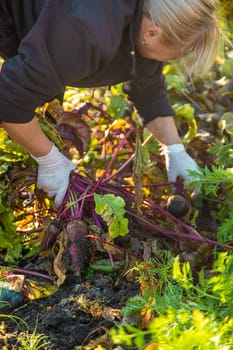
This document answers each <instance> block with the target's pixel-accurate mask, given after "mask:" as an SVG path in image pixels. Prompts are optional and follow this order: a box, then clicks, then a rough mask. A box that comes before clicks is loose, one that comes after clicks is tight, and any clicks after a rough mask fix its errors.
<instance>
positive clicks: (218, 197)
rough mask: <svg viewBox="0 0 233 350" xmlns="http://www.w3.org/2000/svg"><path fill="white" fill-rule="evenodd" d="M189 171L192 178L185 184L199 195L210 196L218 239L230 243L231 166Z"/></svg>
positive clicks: (232, 214) (232, 221) (232, 224)
mask: <svg viewBox="0 0 233 350" xmlns="http://www.w3.org/2000/svg"><path fill="white" fill-rule="evenodd" d="M190 173H191V174H192V175H193V180H192V181H189V182H186V185H188V187H189V186H190V185H191V186H194V187H195V188H196V190H197V191H198V192H199V193H200V194H201V195H205V196H207V197H209V199H210V200H211V196H212V197H213V198H214V200H215V201H216V203H217V204H216V209H215V212H214V215H215V219H217V221H218V222H219V227H218V230H217V237H218V241H219V242H220V243H222V244H230V243H232V242H233V240H232V236H233V234H232V227H233V200H232V198H233V168H223V167H217V166H212V168H211V169H208V168H207V167H206V168H204V169H200V170H199V172H198V173H197V172H190ZM212 215H213V214H212Z"/></svg>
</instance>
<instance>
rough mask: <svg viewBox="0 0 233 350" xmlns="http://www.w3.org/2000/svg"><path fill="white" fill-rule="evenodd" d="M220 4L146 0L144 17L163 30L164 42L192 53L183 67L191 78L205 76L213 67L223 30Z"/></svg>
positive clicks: (213, 1)
mask: <svg viewBox="0 0 233 350" xmlns="http://www.w3.org/2000/svg"><path fill="white" fill-rule="evenodd" d="M217 10H218V1H217V0H144V14H145V15H146V16H147V17H148V18H150V20H151V21H152V23H153V24H155V25H157V26H158V27H160V28H161V30H162V36H161V40H162V42H163V43H164V44H165V45H167V46H171V47H179V46H180V47H181V51H182V52H184V53H189V55H188V56H187V58H183V59H182V60H181V63H182V62H183V63H185V62H186V63H185V68H186V70H188V73H189V75H203V74H205V73H207V72H208V71H209V69H210V67H211V66H212V64H213V62H214V60H215V58H216V56H217V53H218V50H219V47H220V42H221V40H220V37H221V29H220V24H219V19H218V16H217Z"/></svg>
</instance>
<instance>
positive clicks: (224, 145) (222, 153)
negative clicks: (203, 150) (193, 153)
mask: <svg viewBox="0 0 233 350" xmlns="http://www.w3.org/2000/svg"><path fill="white" fill-rule="evenodd" d="M209 152H210V153H211V154H214V155H215V156H216V157H217V162H218V165H220V166H222V167H224V168H231V167H233V136H231V139H230V141H229V138H227V137H226V136H224V137H223V138H222V140H219V139H216V140H215V141H214V143H213V145H212V146H211V147H210V149H209Z"/></svg>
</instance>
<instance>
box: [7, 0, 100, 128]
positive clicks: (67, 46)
mask: <svg viewBox="0 0 233 350" xmlns="http://www.w3.org/2000/svg"><path fill="white" fill-rule="evenodd" d="M51 3H53V4H54V5H51V6H50V7H49V6H47V7H44V8H43V9H42V10H41V13H40V15H39V17H38V19H37V22H36V23H35V25H34V26H33V28H32V30H31V31H30V32H29V33H28V34H27V36H25V37H24V39H23V40H22V41H21V43H20V46H19V49H18V54H17V55H16V56H15V57H13V58H10V59H7V60H6V61H5V63H4V64H3V66H2V70H1V73H0V77H1V79H0V121H4V122H11V123H26V122H28V121H30V120H31V119H32V118H33V116H34V110H35V108H36V107H38V106H39V105H41V104H43V103H44V102H46V101H49V100H51V99H52V98H53V97H54V96H56V95H59V94H61V93H63V91H64V87H65V86H66V85H69V84H70V85H71V84H72V82H75V81H77V80H79V79H82V78H84V77H86V76H88V75H90V74H92V73H93V72H95V70H97V69H98V64H99V57H98V50H96V47H95V44H94V43H93V42H92V38H91V35H90V34H89V33H88V32H87V31H86V30H85V28H83V26H82V24H81V23H80V22H79V21H78V20H77V19H76V18H74V17H72V16H71V15H70V14H68V13H67V12H66V11H64V9H63V8H62V7H59V2H57V1H54V2H50V4H51ZM80 57H81V58H82V57H85V60H84V59H80Z"/></svg>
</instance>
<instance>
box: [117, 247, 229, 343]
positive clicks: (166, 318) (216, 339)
mask: <svg viewBox="0 0 233 350" xmlns="http://www.w3.org/2000/svg"><path fill="white" fill-rule="evenodd" d="M155 269H156V267H155ZM171 269H172V274H173V279H172V280H171V281H168V282H167V284H166V286H165V288H164V290H163V291H161V290H156V288H155V289H154V290H153V292H152V293H153V295H152V294H151V295H149V289H148V290H147V293H145V294H144V295H143V296H136V297H133V298H131V299H129V300H128V304H127V306H126V307H125V308H124V309H123V310H122V312H123V314H124V315H127V316H130V314H134V313H135V312H138V311H139V312H140V311H145V308H146V307H147V308H148V309H151V305H152V303H151V302H150V304H148V301H151V297H154V299H155V302H154V303H153V305H154V311H155V315H156V317H155V318H154V319H153V320H152V321H151V322H150V323H149V325H148V327H147V328H146V329H141V328H140V327H138V325H136V324H134V325H132V324H128V323H125V324H122V325H120V326H119V327H118V328H115V329H113V330H111V336H112V339H113V342H114V343H116V344H123V345H126V346H127V347H130V346H134V347H135V348H136V349H140V350H142V349H144V347H145V346H146V344H147V343H148V342H149V343H152V344H155V345H156V347H155V348H156V349H158V350H164V349H166V350H174V349H177V350H178V349H179V350H182V349H183V350H196V349H198V350H206V349H207V350H219V349H224V350H225V349H226V350H232V332H233V298H232V291H233V255H230V254H228V253H219V254H218V255H217V258H216V260H215V261H214V263H213V267H212V277H211V278H209V279H207V278H206V277H205V273H204V271H203V270H202V271H201V272H200V273H199V275H198V280H197V282H196V278H195V279H194V278H193V275H192V272H191V268H190V264H189V263H188V262H186V263H184V264H181V263H180V261H179V258H178V257H177V258H175V259H174V262H173V266H172V267H171ZM158 277H159V276H158ZM194 280H195V282H194ZM155 291H156V292H155Z"/></svg>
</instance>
